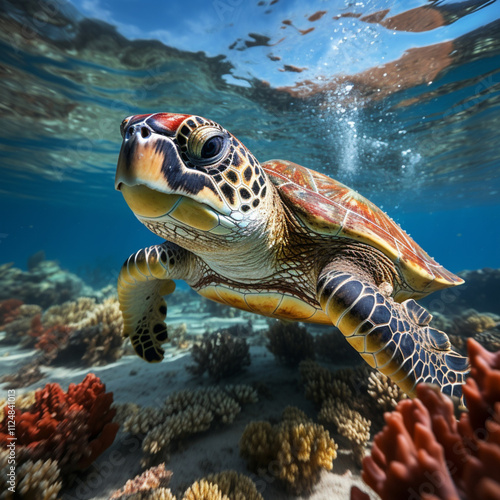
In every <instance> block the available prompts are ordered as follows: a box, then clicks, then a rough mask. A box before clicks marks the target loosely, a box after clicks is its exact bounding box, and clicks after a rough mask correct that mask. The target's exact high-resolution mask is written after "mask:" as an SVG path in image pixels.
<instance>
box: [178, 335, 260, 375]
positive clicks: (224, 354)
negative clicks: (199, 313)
mask: <svg viewBox="0 0 500 500" xmlns="http://www.w3.org/2000/svg"><path fill="white" fill-rule="evenodd" d="M191 356H192V357H193V360H194V361H195V362H196V365H191V366H188V367H187V369H188V370H189V371H190V372H192V373H194V374H195V375H202V374H203V373H204V372H205V371H208V374H209V375H210V376H211V377H212V378H213V379H215V380H220V379H221V378H224V377H228V376H230V375H234V374H235V373H238V372H240V371H241V370H242V369H243V368H244V367H245V366H248V365H250V352H249V348H248V344H247V341H246V339H244V338H236V337H233V336H232V335H231V334H230V333H228V332H226V331H224V330H221V331H219V332H214V333H211V334H209V335H206V336H205V337H204V338H203V340H202V341H201V344H200V345H198V344H194V345H193V348H192V350H191Z"/></svg>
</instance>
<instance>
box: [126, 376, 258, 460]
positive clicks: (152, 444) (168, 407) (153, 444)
mask: <svg viewBox="0 0 500 500" xmlns="http://www.w3.org/2000/svg"><path fill="white" fill-rule="evenodd" d="M257 400H258V397H257V392H256V391H255V390H253V389H252V388H251V387H248V386H244V385H232V386H231V385H230V386H227V387H226V389H225V390H223V389H221V388H219V387H210V388H206V389H198V390H196V391H180V392H176V393H173V394H171V395H170V396H169V397H168V398H167V399H166V400H165V402H164V404H163V405H162V406H161V407H160V408H152V407H146V408H141V407H139V406H137V405H134V404H131V403H128V404H126V405H122V406H121V405H117V406H118V408H119V411H118V414H119V418H120V421H121V422H123V429H124V431H125V432H129V433H130V434H135V435H142V434H145V438H144V441H143V443H142V449H143V451H144V452H145V454H146V457H145V461H144V462H145V463H148V462H149V460H150V459H151V458H152V457H153V456H155V455H158V454H159V453H161V452H165V451H168V449H169V447H170V444H171V443H172V442H173V441H177V440H179V439H181V438H183V437H185V436H188V435H191V434H195V433H198V432H202V431H204V430H207V429H208V428H209V427H210V426H211V425H212V422H213V421H219V422H222V423H224V424H229V423H231V422H232V421H233V420H234V418H235V417H236V415H237V414H238V413H239V412H240V411H241V407H240V404H247V403H254V402H256V401H257Z"/></svg>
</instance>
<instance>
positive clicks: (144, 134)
mask: <svg viewBox="0 0 500 500" xmlns="http://www.w3.org/2000/svg"><path fill="white" fill-rule="evenodd" d="M150 135H151V131H150V130H149V128H147V127H141V137H142V138H143V139H147V138H148V137H149V136H150Z"/></svg>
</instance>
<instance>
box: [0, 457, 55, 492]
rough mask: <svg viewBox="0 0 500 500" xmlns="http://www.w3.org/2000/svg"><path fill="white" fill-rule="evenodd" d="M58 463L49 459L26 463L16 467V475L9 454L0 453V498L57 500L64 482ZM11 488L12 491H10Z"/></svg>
mask: <svg viewBox="0 0 500 500" xmlns="http://www.w3.org/2000/svg"><path fill="white" fill-rule="evenodd" d="M59 474H60V471H59V467H58V465H57V462H55V461H54V460H51V459H48V460H46V461H43V460H38V461H36V462H33V461H31V460H28V461H26V462H25V463H24V464H22V465H21V466H19V467H16V469H15V472H14V474H12V473H11V469H10V465H9V452H8V451H3V450H2V451H0V490H1V491H2V493H1V494H0V498H2V500H14V499H15V498H23V499H24V500H56V499H57V498H59V491H60V490H61V487H62V482H61V481H60V479H59ZM9 488H11V489H9Z"/></svg>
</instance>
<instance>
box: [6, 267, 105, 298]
mask: <svg viewBox="0 0 500 500" xmlns="http://www.w3.org/2000/svg"><path fill="white" fill-rule="evenodd" d="M0 283H1V284H2V286H1V287H0V300H4V299H19V300H22V301H23V302H24V303H26V304H37V305H39V306H41V307H43V308H46V307H49V306H51V305H53V304H61V303H62V302H65V301H67V300H73V299H76V298H77V297H79V296H81V295H86V296H99V293H98V292H95V291H94V290H93V289H92V288H90V287H88V286H87V285H86V284H85V283H84V282H83V281H82V280H81V279H80V278H79V277H78V276H76V275H75V274H73V273H70V272H68V271H64V270H62V269H61V268H60V267H59V265H58V264H57V262H54V261H50V260H43V261H40V262H38V263H37V265H36V266H34V267H33V268H32V269H31V270H29V271H22V270H21V269H18V268H16V267H13V264H12V263H8V264H3V265H1V266H0Z"/></svg>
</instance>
